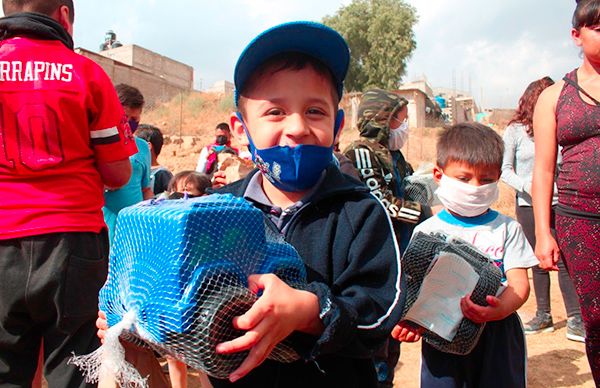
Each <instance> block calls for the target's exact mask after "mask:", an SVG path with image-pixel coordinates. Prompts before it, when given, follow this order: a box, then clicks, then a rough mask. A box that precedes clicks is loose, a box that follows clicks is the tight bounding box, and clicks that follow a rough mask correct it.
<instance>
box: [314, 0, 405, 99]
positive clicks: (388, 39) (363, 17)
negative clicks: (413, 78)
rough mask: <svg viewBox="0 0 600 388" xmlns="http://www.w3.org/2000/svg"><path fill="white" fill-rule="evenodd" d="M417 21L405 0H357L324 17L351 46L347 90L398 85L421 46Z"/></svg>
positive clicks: (389, 87)
mask: <svg viewBox="0 0 600 388" xmlns="http://www.w3.org/2000/svg"><path fill="white" fill-rule="evenodd" d="M416 22H417V14H416V10H415V9H414V8H413V7H412V6H411V5H409V4H407V3H405V2H404V0H353V1H352V3H350V4H349V5H347V6H345V7H342V8H340V9H339V10H338V12H337V13H336V14H335V15H333V16H326V17H325V18H323V23H324V24H326V25H328V26H330V27H332V28H333V29H335V30H337V31H338V32H339V33H340V34H342V36H343V37H344V38H345V39H346V41H347V42H348V45H349V46H350V54H351V59H350V68H349V70H348V76H347V77H346V83H345V86H346V90H350V91H361V90H366V89H367V88H371V87H379V88H383V89H393V88H396V87H398V84H399V82H400V79H401V78H402V76H403V75H404V74H405V73H406V62H407V61H408V59H409V58H410V56H411V55H412V52H413V51H414V49H415V48H416V47H417V43H416V42H415V39H414V32H413V27H414V25H415V24H416Z"/></svg>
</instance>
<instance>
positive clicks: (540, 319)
mask: <svg viewBox="0 0 600 388" xmlns="http://www.w3.org/2000/svg"><path fill="white" fill-rule="evenodd" d="M523 329H524V331H525V334H537V333H551V332H553V331H554V324H553V323H552V315H550V314H548V313H541V312H537V313H536V314H535V318H533V319H532V320H531V321H529V322H527V323H526V324H525V325H524V326H523Z"/></svg>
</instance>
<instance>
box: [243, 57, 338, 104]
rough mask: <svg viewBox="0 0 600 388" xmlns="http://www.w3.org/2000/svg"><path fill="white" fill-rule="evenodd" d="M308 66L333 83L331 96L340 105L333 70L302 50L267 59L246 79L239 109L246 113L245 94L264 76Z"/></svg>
mask: <svg viewBox="0 0 600 388" xmlns="http://www.w3.org/2000/svg"><path fill="white" fill-rule="evenodd" d="M307 67H310V68H312V69H313V70H314V71H315V72H317V74H320V75H321V76H323V79H324V80H326V81H327V82H329V84H330V85H331V98H332V100H333V103H334V105H336V106H337V105H338V104H339V102H340V100H341V96H340V95H338V92H337V86H336V82H335V79H334V76H333V74H332V73H331V70H329V68H328V67H327V66H326V65H325V64H324V63H323V62H321V61H320V60H318V59H317V58H315V57H312V56H310V55H307V54H303V53H300V52H284V53H280V54H277V55H274V56H272V57H271V58H269V59H267V60H266V61H265V62H264V64H262V65H261V67H260V68H258V69H256V71H255V72H254V73H252V75H251V76H250V77H249V78H248V79H247V80H246V82H245V83H244V86H243V88H242V90H240V91H239V99H238V110H239V111H240V112H241V113H242V115H244V114H245V111H244V103H245V98H244V96H245V95H248V94H250V93H251V92H252V90H253V89H254V88H255V87H256V85H258V84H259V83H260V81H261V80H262V79H263V77H264V76H267V75H268V76H271V75H273V74H275V73H277V72H280V71H282V70H296V71H299V70H303V69H305V68H307Z"/></svg>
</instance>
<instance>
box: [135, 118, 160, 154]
mask: <svg viewBox="0 0 600 388" xmlns="http://www.w3.org/2000/svg"><path fill="white" fill-rule="evenodd" d="M135 135H136V136H137V137H139V138H140V139H144V140H146V141H147V142H148V143H150V144H152V150H153V151H154V154H155V155H156V156H158V155H160V151H161V150H162V146H163V144H164V137H163V134H162V132H161V130H160V129H159V128H158V127H155V126H154V125H150V124H140V126H139V127H138V129H137V131H136V132H135Z"/></svg>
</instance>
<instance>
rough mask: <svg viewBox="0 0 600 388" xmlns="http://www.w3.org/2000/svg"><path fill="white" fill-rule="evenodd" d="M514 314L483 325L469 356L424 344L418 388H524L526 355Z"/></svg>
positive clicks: (517, 321) (525, 381)
mask: <svg viewBox="0 0 600 388" xmlns="http://www.w3.org/2000/svg"><path fill="white" fill-rule="evenodd" d="M526 353H527V352H526V347H525V336H524V334H523V329H522V327H521V321H520V320H519V317H518V315H517V314H516V313H512V314H511V315H509V316H508V317H506V318H504V319H502V320H500V321H491V322H487V323H486V324H485V328H484V329H483V333H481V337H479V342H478V343H477V345H475V348H474V349H473V350H472V351H471V353H469V354H467V355H464V356H460V355H456V354H450V353H444V352H440V351H439V350H437V349H435V348H434V347H432V346H431V345H429V344H428V343H427V342H425V341H423V344H422V350H421V356H422V357H421V388H483V387H485V388H525V387H526V386H527V376H526V373H525V371H526V363H527V354H526Z"/></svg>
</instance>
